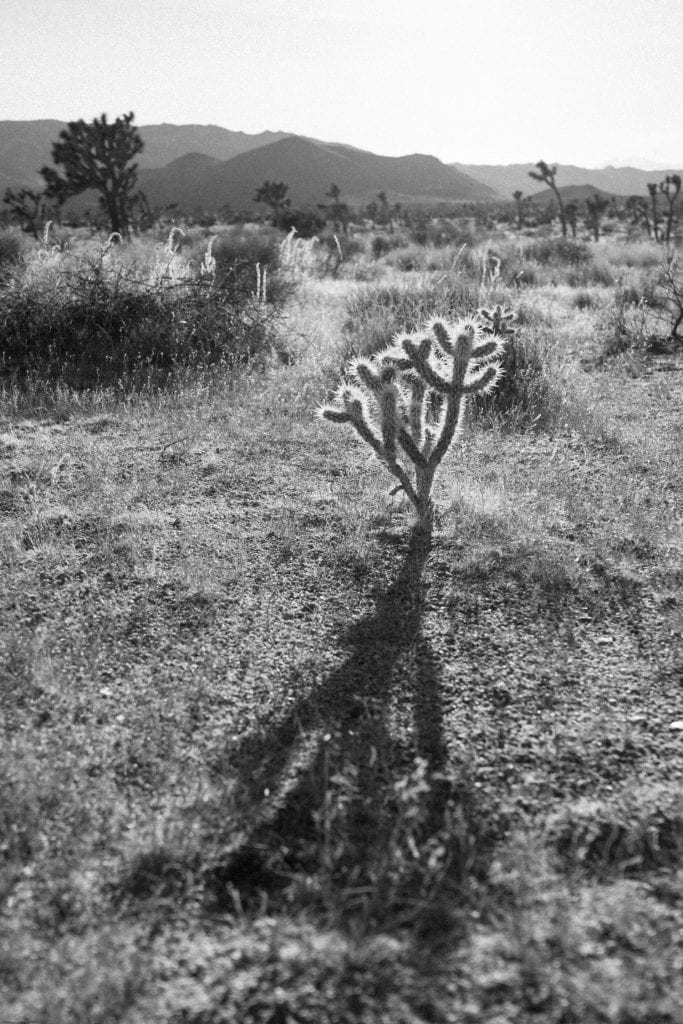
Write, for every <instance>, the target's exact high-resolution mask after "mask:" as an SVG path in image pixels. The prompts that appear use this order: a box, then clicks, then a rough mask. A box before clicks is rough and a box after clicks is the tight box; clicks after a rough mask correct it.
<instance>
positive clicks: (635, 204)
mask: <svg viewBox="0 0 683 1024" xmlns="http://www.w3.org/2000/svg"><path fill="white" fill-rule="evenodd" d="M625 209H626V212H627V214H629V215H630V217H631V223H632V224H644V225H645V228H646V230H647V237H648V238H652V225H651V224H650V211H649V209H648V205H647V199H645V198H644V197H643V196H629V197H628V199H627V200H626V207H625Z"/></svg>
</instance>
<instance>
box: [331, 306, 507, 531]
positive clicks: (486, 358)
mask: <svg viewBox="0 0 683 1024" xmlns="http://www.w3.org/2000/svg"><path fill="white" fill-rule="evenodd" d="M512 316H513V314H510V313H507V314H506V313H504V312H503V311H502V309H501V308H500V307H497V308H496V310H494V311H491V312H489V311H486V310H482V311H480V313H479V314H478V315H477V316H476V317H475V318H473V319H469V320H459V321H456V322H450V321H448V320H444V319H441V318H434V319H433V320H430V321H429V322H428V323H427V324H426V325H425V328H424V330H423V331H417V332H415V333H413V334H408V335H405V336H401V335H397V336H396V338H394V341H393V344H392V345H391V346H390V347H389V348H387V349H385V350H384V351H382V352H378V353H377V354H376V355H374V356H372V357H371V358H368V359H355V360H354V361H353V362H352V363H351V364H350V366H349V369H348V372H347V376H346V378H345V379H344V380H343V381H342V383H341V384H340V386H339V388H338V389H337V392H336V394H335V396H334V401H333V403H332V404H330V405H326V406H323V407H322V408H321V409H320V410H319V415H320V416H321V417H322V418H323V419H326V420H330V422H332V423H350V424H351V426H352V427H353V428H354V429H355V430H356V432H357V433H358V434H359V435H360V437H362V438H363V440H364V441H366V442H367V444H369V445H370V447H371V448H372V449H373V451H374V452H375V454H376V455H377V457H378V458H379V459H380V461H381V462H383V463H384V465H385V466H386V467H387V469H388V470H389V471H390V472H391V473H393V475H394V476H395V477H396V478H397V479H398V481H399V486H398V488H396V489H397V490H403V491H404V492H405V493H406V495H407V496H408V498H409V499H410V501H411V502H412V504H413V506H414V507H415V510H416V512H417V518H418V522H420V523H428V522H429V521H430V520H431V516H432V512H433V507H432V501H431V490H432V484H433V482H434V476H435V474H436V471H437V469H438V467H439V464H440V463H441V461H442V459H443V457H444V455H445V454H446V452H447V451H448V450H449V448H450V447H451V444H452V443H453V441H454V439H455V438H456V437H457V436H458V434H459V433H460V431H461V429H462V425H463V418H464V411H465V406H466V402H467V397H468V396H469V395H476V394H487V393H488V392H490V391H492V390H493V388H494V387H495V386H496V384H497V383H498V380H499V379H500V376H501V373H502V371H501V368H500V363H499V362H498V361H497V358H496V357H498V356H500V355H502V352H503V347H504V345H505V341H506V337H505V335H506V334H510V333H511V329H510V327H509V320H510V319H511V317H512ZM500 328H502V330H501V329H500Z"/></svg>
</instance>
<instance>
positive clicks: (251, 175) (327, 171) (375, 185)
mask: <svg viewBox="0 0 683 1024" xmlns="http://www.w3.org/2000/svg"><path fill="white" fill-rule="evenodd" d="M176 172H177V173H176ZM182 172H183V166H182V165H179V164H178V162H176V164H174V165H171V166H170V167H166V168H163V170H161V171H158V170H157V171H152V170H149V171H143V172H141V174H140V187H141V188H142V189H143V190H144V191H145V193H146V195H147V197H148V199H149V201H150V203H152V205H162V206H163V205H166V204H168V203H172V202H177V203H179V204H180V206H181V207H183V208H186V209H195V208H198V207H199V208H202V209H219V208H220V207H221V206H223V205H225V204H226V203H227V204H228V205H230V206H231V207H233V209H235V210H248V209H250V208H253V207H254V203H253V199H252V197H253V195H254V192H255V190H256V189H257V188H258V187H259V186H260V185H261V184H262V183H263V182H264V181H266V180H270V181H283V182H285V183H286V184H287V185H288V186H289V197H290V198H291V201H292V205H293V206H313V205H316V204H317V203H323V202H325V201H326V199H325V193H326V192H328V191H329V188H330V185H331V184H332V183H334V184H336V185H338V186H339V188H340V189H341V194H342V199H343V200H344V201H346V202H349V203H352V204H358V203H361V202H367V201H368V200H370V199H373V198H375V197H376V196H377V193H378V192H379V191H384V192H386V193H387V197H388V198H389V200H390V201H391V202H406V201H412V202H417V201H431V202H435V201H439V200H443V201H451V202H458V201H464V200H470V201H483V200H487V199H492V198H494V195H493V193H492V192H491V190H490V189H488V188H487V187H486V186H484V185H481V184H480V183H479V182H476V181H474V180H473V179H471V178H469V177H468V176H467V175H465V174H462V173H460V172H459V171H457V170H456V169H455V168H452V167H448V166H447V165H446V164H442V163H441V161H440V160H437V159H436V157H432V156H422V155H419V154H415V155H412V156H405V157H385V156H378V155H376V154H375V153H368V152H366V151H364V150H358V149H353V148H351V147H348V146H342V145H337V144H334V145H327V144H325V143H319V142H313V141H310V140H308V139H303V138H301V137H298V136H288V137H287V138H284V139H281V140H280V141H278V142H274V143H272V144H271V145H268V146H261V147H259V148H258V149H252V150H250V151H249V152H247V153H242V154H240V155H239V156H237V157H234V158H233V159H232V160H228V161H225V162H222V163H220V164H213V165H208V164H207V165H206V166H203V167H200V168H198V170H197V173H196V175H194V177H193V178H192V180H188V179H187V177H186V176H185V175H184V174H183V173H182Z"/></svg>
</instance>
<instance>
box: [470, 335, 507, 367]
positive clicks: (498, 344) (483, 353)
mask: <svg viewBox="0 0 683 1024" xmlns="http://www.w3.org/2000/svg"><path fill="white" fill-rule="evenodd" d="M505 340H506V339H505V338H499V337H498V336H497V335H495V334H494V335H491V336H490V337H488V338H487V339H486V341H483V342H482V343H481V344H480V345H475V346H474V348H473V349H472V355H471V357H470V358H471V359H473V360H476V361H477V362H479V361H480V360H482V359H490V358H491V357H492V356H500V355H502V354H503V349H504V347H505Z"/></svg>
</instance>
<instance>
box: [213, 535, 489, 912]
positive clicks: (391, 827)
mask: <svg viewBox="0 0 683 1024" xmlns="http://www.w3.org/2000/svg"><path fill="white" fill-rule="evenodd" d="M431 544H432V533H431V530H425V529H424V528H421V529H420V528H417V527H416V528H414V529H413V530H412V532H411V533H410V535H409V537H408V544H407V550H406V552H405V558H404V560H403V563H402V565H401V569H400V572H399V574H398V576H397V578H396V580H395V582H394V583H393V584H392V585H391V586H390V587H389V589H388V590H387V591H386V592H384V593H383V594H381V595H380V596H379V598H378V599H377V603H376V607H375V609H374V611H373V612H372V613H371V614H369V615H367V616H365V617H364V618H362V619H361V620H360V621H359V622H357V623H356V624H354V625H353V626H352V627H351V629H350V630H349V632H348V634H347V636H346V638H345V640H346V643H347V644H348V646H349V647H350V649H351V650H350V654H349V656H348V657H347V659H346V660H345V661H344V663H343V664H342V665H340V666H339V668H338V669H336V670H335V671H334V672H332V673H331V675H330V676H328V678H327V679H326V680H325V682H324V683H323V684H322V685H321V686H320V687H318V688H316V689H315V690H314V691H313V692H311V693H309V694H308V695H306V696H305V697H303V698H302V699H301V700H300V701H298V702H297V703H296V704H295V706H294V707H293V708H291V709H290V710H289V711H288V713H287V715H286V717H285V718H284V719H282V720H280V721H279V722H278V723H277V724H276V725H274V726H273V727H272V728H271V729H268V730H265V731H264V732H262V733H259V734H258V735H253V736H249V737H246V738H245V739H244V740H243V741H242V742H241V743H240V744H239V745H238V746H236V747H235V748H232V749H231V750H230V751H229V757H228V760H229V766H230V770H231V771H232V773H234V774H236V775H237V777H238V780H239V785H240V788H241V790H242V794H243V802H244V808H245V814H246V815H247V816H249V817H250V820H251V822H252V824H251V825H250V826H249V827H248V828H247V829H245V831H244V832H243V834H242V835H241V836H240V837H239V839H238V840H237V841H236V842H235V844H234V845H233V846H232V848H231V850H230V852H229V854H227V855H226V856H225V857H223V858H222V860H221V862H220V863H217V864H215V865H213V866H212V868H211V870H210V871H209V873H208V875H207V886H208V889H209V891H210V893H211V898H212V900H213V901H214V902H215V903H216V904H218V905H225V904H226V902H227V903H229V902H230V900H234V893H235V891H236V890H237V891H238V892H239V894H240V899H241V901H242V903H243V902H244V899H245V897H247V898H248V897H249V895H250V894H252V895H255V894H256V893H257V892H259V891H260V892H261V893H262V892H263V890H267V891H269V893H272V892H273V890H274V889H277V888H278V884H279V883H278V880H279V882H282V880H283V879H289V880H290V881H291V879H292V878H296V877H299V878H302V877H304V876H305V877H307V878H308V879H310V878H315V877H318V879H319V878H320V876H321V875H324V876H325V880H326V885H327V886H328V887H329V886H332V887H333V888H334V887H335V886H336V887H337V888H339V887H341V888H342V890H343V892H344V894H345V898H347V897H348V896H349V893H351V892H353V893H356V894H358V893H361V894H362V902H363V901H364V906H365V908H366V909H367V905H368V899H370V902H371V903H373V906H375V907H376V908H377V907H378V906H379V902H378V897H380V896H381V902H382V905H383V908H384V910H386V909H387V908H388V906H389V905H390V904H391V902H392V900H393V901H394V903H401V902H403V904H405V903H406V901H407V900H408V899H409V898H410V899H413V898H414V896H415V889H416V887H417V888H418V889H420V888H421V890H422V893H423V897H424V900H427V901H428V899H429V898H434V897H435V896H436V892H435V891H433V890H435V888H437V887H438V884H437V883H439V884H440V883H441V882H443V881H444V880H445V878H446V876H449V877H450V878H451V880H452V879H453V878H455V877H456V876H457V878H458V880H460V881H461V880H462V876H463V873H464V872H466V870H469V866H471V865H470V864H469V861H470V859H471V857H470V854H471V847H472V842H471V840H472V835H471V831H470V829H469V827H468V825H467V822H468V820H471V818H472V816H473V815H472V813H471V810H472V809H471V807H470V803H471V801H470V795H469V791H468V787H467V786H466V784H465V783H464V781H463V780H458V779H455V778H454V777H453V776H452V775H450V776H449V775H448V773H447V771H446V769H447V748H446V742H445V738H444V732H443V721H442V719H443V715H442V695H441V691H440V687H439V673H438V667H437V664H436V661H435V658H434V655H433V652H432V650H431V647H430V643H429V640H428V638H427V637H425V636H424V634H423V631H422V620H423V611H424V605H425V584H424V582H423V575H424V570H425V566H426V563H427V559H428V556H429V552H430V550H431ZM404 659H407V660H409V663H410V671H409V673H408V672H406V666H405V665H404V664H402V661H403V660H404ZM399 673H400V674H401V675H400V678H401V685H402V687H403V688H404V692H405V680H406V676H407V675H409V676H410V677H412V680H413V684H412V693H411V695H410V699H411V703H412V720H413V732H412V734H411V736H410V738H409V739H406V740H403V741H399V740H397V739H396V738H394V736H393V735H392V731H391V729H390V725H389V722H388V711H389V705H390V703H391V698H392V690H393V687H394V685H395V682H396V680H397V679H398V678H399V675H398V674H399ZM254 807H257V808H258V810H257V812H256V813H254V810H253V808H254ZM453 844H455V845H456V846H457V850H454V848H453ZM426 849H430V850H431V851H432V853H434V850H435V849H436V850H437V852H436V854H435V857H436V859H435V858H434V856H433V857H432V861H430V864H437V870H435V871H434V872H433V873H432V874H433V877H432V876H431V875H430V876H429V877H428V878H427V880H426V883H425V878H424V874H423V873H422V874H421V873H420V863H419V862H420V858H421V856H422V854H421V853H420V850H426ZM407 861H413V862H414V863H412V864H411V866H410V870H406V862H407ZM465 862H467V864H466V863H465ZM430 870H431V868H430ZM392 871H393V875H392ZM397 872H398V874H397ZM416 872H417V875H416ZM427 874H428V875H429V872H427ZM388 876H391V877H392V878H393V881H392V882H391V884H390V889H391V892H390V893H387V892H386V891H385V892H384V894H383V895H382V893H381V890H382V886H383V884H384V883H385V882H386V880H387V877H388ZM399 876H400V877H399ZM418 876H419V877H418ZM437 876H438V877H437ZM425 884H426V889H427V890H429V893H428V894H427V896H424V893H425V891H426V890H425ZM411 887H412V889H413V894H412V896H410V897H408V895H407V891H404V890H407V889H409V888H411ZM370 889H373V890H374V897H370V896H369V891H370ZM402 892H403V896H401V893H402ZM403 897H405V899H404V898H403ZM424 900H423V902H424ZM349 902H350V903H351V904H352V903H353V898H350V901H349Z"/></svg>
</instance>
